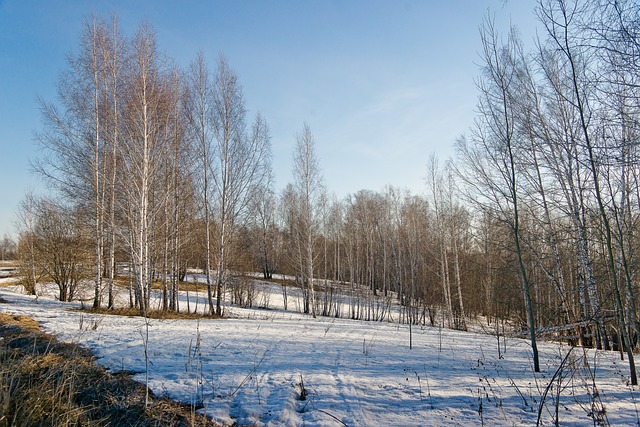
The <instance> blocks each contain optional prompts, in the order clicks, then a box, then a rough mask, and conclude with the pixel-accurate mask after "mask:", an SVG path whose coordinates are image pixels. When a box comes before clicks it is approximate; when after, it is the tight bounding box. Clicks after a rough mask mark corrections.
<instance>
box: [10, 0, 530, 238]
mask: <svg viewBox="0 0 640 427" xmlns="http://www.w3.org/2000/svg"><path fill="white" fill-rule="evenodd" d="M535 3H536V2H535V0H511V1H506V0H447V1H436V0H415V1H413V0H380V1H375V0H313V1H310V0H290V1H282V0H277V1H276V0H239V1H232V0H228V1H226V0H225V1H222V0H201V1H159V0H135V1H125V0H109V1H98V0H93V1H92V0H85V1H81V0H64V1H62V0H60V1H53V0H41V1H36V0H0V238H1V237H2V236H3V235H4V234H5V233H6V234H10V235H11V234H15V227H14V222H15V213H16V210H17V207H18V204H19V202H20V201H21V200H22V198H23V196H24V194H25V193H26V192H27V191H29V190H30V189H32V190H34V192H36V193H44V194H46V192H47V190H46V187H45V186H44V184H43V182H42V180H41V179H40V178H39V177H37V176H35V175H33V173H32V172H31V168H30V162H31V161H32V160H33V159H35V158H37V157H38V156H40V155H41V153H40V152H39V151H38V149H37V144H36V143H35V141H34V138H33V134H34V131H37V130H38V129H40V127H41V120H40V112H39V109H38V103H37V100H36V98H37V96H41V97H43V98H44V99H46V100H48V101H55V100H56V82H57V80H58V78H59V75H60V73H61V71H62V70H64V69H65V68H66V62H65V61H66V55H67V54H68V53H69V52H71V51H75V50H76V49H77V47H78V37H79V33H80V28H81V25H82V22H83V19H84V18H85V17H87V16H88V15H89V14H90V13H95V14H97V15H100V16H104V17H109V16H110V15H112V14H113V13H114V12H115V13H116V14H117V15H118V17H119V19H120V22H121V25H122V31H123V32H124V33H125V34H126V35H128V36H129V35H132V34H133V32H134V31H135V29H136V27H137V26H138V25H139V24H140V23H141V22H143V21H144V20H145V19H148V20H149V22H150V23H151V24H152V25H153V26H154V27H155V29H156V31H157V42H158V47H159V49H160V50H161V51H163V52H164V53H165V54H166V55H167V56H168V57H170V58H173V59H174V60H175V61H176V62H177V63H178V64H179V65H181V66H184V67H186V66H187V65H188V64H189V62H190V61H191V60H192V59H193V58H194V57H195V55H196V52H197V51H198V50H202V51H203V53H204V56H205V58H206V59H207V61H208V63H209V65H210V68H213V67H214V65H215V62H216V59H217V57H218V55H219V54H220V53H223V54H224V55H225V56H226V57H227V59H228V61H229V63H230V65H231V66H232V67H233V68H234V69H235V71H236V72H237V74H238V75H239V77H240V82H241V83H242V85H243V89H244V96H245V101H246V103H247V107H248V109H249V110H250V115H251V116H253V114H255V112H257V111H260V112H261V113H262V114H263V115H264V116H265V118H266V119H267V121H268V123H269V125H270V128H271V134H272V146H273V166H274V170H275V175H276V181H277V182H276V187H277V188H278V189H280V188H282V187H284V186H285V185H286V184H287V183H288V182H289V181H290V180H291V164H292V155H293V147H294V145H295V137H296V133H297V132H299V131H300V130H301V129H302V126H303V123H304V122H307V123H308V124H309V126H310V128H311V130H312V132H313V134H314V136H315V139H316V147H317V153H318V157H319V160H320V166H321V168H322V172H323V174H324V178H325V182H326V185H327V187H328V190H329V191H330V192H334V193H335V194H336V195H337V196H338V197H343V196H345V195H347V194H351V193H355V192H357V191H358V190H361V189H369V190H375V191H377V190H381V189H382V188H383V187H384V186H385V185H387V184H391V185H394V186H398V187H402V188H408V189H410V190H411V191H412V192H414V193H418V192H421V191H424V184H423V177H424V176H425V164H426V162H427V159H428V157H429V155H430V154H431V153H432V152H436V153H438V155H439V156H440V157H441V158H446V157H449V156H451V155H452V154H453V152H452V145H453V143H454V141H455V140H456V138H457V137H458V136H459V135H461V134H463V133H465V132H466V131H467V130H468V129H469V127H470V126H471V125H472V123H473V116H474V109H475V104H476V100H477V92H476V88H475V79H476V78H477V76H478V74H479V71H478V65H477V64H478V63H479V62H480V58H479V54H478V52H479V51H480V49H481V45H480V40H479V36H478V28H479V25H480V24H481V22H482V20H483V18H484V17H485V16H486V14H487V12H488V11H490V13H491V15H492V16H495V20H496V26H497V27H498V28H499V29H501V30H506V29H507V28H508V26H509V25H510V24H514V25H516V26H517V27H518V28H519V29H520V30H521V33H522V34H523V37H524V38H525V39H526V38H531V37H532V36H533V34H534V27H535V16H534V14H533V8H534V7H535Z"/></svg>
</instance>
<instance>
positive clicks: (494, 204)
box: [458, 20, 540, 372]
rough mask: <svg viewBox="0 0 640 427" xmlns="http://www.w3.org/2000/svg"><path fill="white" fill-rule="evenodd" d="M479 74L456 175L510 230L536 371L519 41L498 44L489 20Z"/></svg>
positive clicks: (511, 36) (512, 35) (512, 38)
mask: <svg viewBox="0 0 640 427" xmlns="http://www.w3.org/2000/svg"><path fill="white" fill-rule="evenodd" d="M481 38H482V43H483V60H484V66H483V71H484V79H483V80H481V81H480V83H479V89H480V101H479V110H480V116H479V119H478V123H477V131H476V133H475V134H474V138H473V141H472V145H469V144H465V143H464V141H462V143H461V144H460V145H459V147H458V148H459V153H460V156H461V158H462V161H463V165H464V169H463V170H465V172H464V173H462V174H460V176H461V177H462V179H463V180H464V181H465V183H466V184H467V186H469V187H472V188H474V190H475V191H477V194H481V195H483V196H484V197H486V199H485V200H487V201H488V202H489V204H490V205H489V206H488V207H489V210H490V211H491V210H494V211H495V212H496V213H497V214H498V216H499V218H501V219H502V220H503V221H505V223H507V224H509V226H510V228H511V231H512V233H513V241H514V245H515V253H516V256H517V262H518V269H519V272H520V276H521V280H522V286H523V295H524V300H525V305H526V309H527V323H528V327H529V335H530V339H531V347H532V350H533V362H534V370H535V371H536V372H539V371H540V362H539V357H538V349H537V343H536V327H535V319H534V308H533V302H532V299H531V289H530V288H531V284H530V280H529V275H528V272H527V267H526V265H525V260H524V254H523V248H522V242H523V240H522V235H521V233H522V226H521V217H520V214H521V209H522V206H521V199H522V194H521V191H522V190H521V184H522V183H523V181H522V180H521V172H520V171H519V167H520V166H519V161H518V158H517V156H518V140H517V139H516V135H517V133H516V123H515V112H514V111H515V108H516V107H517V106H516V103H515V101H514V92H513V91H514V88H515V84H516V79H517V68H516V67H515V66H514V65H515V53H514V52H515V51H517V49H518V47H517V45H518V44H519V40H518V39H517V38H516V35H515V33H514V32H513V31H512V32H511V33H510V34H509V36H508V38H507V40H506V42H505V44H501V43H500V41H499V40H498V35H497V34H496V32H495V29H494V26H493V23H492V22H491V21H490V20H487V21H485V24H484V26H483V27H482V29H481Z"/></svg>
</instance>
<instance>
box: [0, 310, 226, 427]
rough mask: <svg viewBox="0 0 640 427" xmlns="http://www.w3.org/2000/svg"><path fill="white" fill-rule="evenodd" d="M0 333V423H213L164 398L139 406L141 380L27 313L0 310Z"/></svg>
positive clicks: (1, 425)
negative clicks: (99, 360)
mask: <svg viewBox="0 0 640 427" xmlns="http://www.w3.org/2000/svg"><path fill="white" fill-rule="evenodd" d="M0 336H1V337H2V338H1V340H0V427H4V426H54V427H57V426H215V424H214V423H213V422H212V421H211V420H209V419H207V418H206V417H204V416H202V415H200V414H196V413H195V411H194V408H192V407H190V406H188V405H182V404H179V403H176V402H174V401H171V400H169V399H165V398H159V397H156V396H153V395H152V397H151V399H150V404H149V406H148V407H147V408H145V407H144V392H145V389H144V386H143V385H142V384H140V383H138V382H136V381H133V380H132V379H131V378H130V376H129V375H128V374H126V373H120V374H111V373H108V372H106V371H105V370H104V368H101V367H99V366H97V365H95V364H94V358H93V356H92V355H91V353H90V352H89V351H87V350H85V349H83V348H81V347H79V346H77V345H75V344H66V343H60V342H58V341H57V340H56V338H55V337H54V336H51V335H48V334H45V333H43V332H41V331H40V330H39V327H38V324H37V323H36V322H35V321H34V320H33V319H31V318H29V317H26V316H11V315H7V314H2V313H0Z"/></svg>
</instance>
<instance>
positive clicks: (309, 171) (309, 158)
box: [293, 123, 324, 317]
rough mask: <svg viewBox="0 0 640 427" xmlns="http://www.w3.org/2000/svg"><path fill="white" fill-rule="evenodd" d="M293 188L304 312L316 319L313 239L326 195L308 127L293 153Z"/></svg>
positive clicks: (299, 138)
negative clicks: (306, 295)
mask: <svg viewBox="0 0 640 427" xmlns="http://www.w3.org/2000/svg"><path fill="white" fill-rule="evenodd" d="M293 176H294V183H295V184H294V186H295V190H296V192H297V193H298V202H299V203H300V206H299V212H300V224H299V227H300V229H299V234H298V242H299V243H298V244H299V245H300V246H301V247H302V248H303V251H302V252H303V253H304V256H303V258H302V259H304V262H303V265H304V271H303V284H306V286H307V287H308V291H309V295H310V301H308V302H307V301H305V312H306V313H308V312H311V314H312V315H313V317H316V297H315V289H314V284H313V275H314V248H313V239H314V234H315V232H316V231H317V227H318V221H317V217H316V212H315V210H316V207H317V205H318V202H319V200H320V196H321V194H322V192H323V191H324V190H323V189H324V186H323V182H322V174H321V172H320V164H319V162H318V158H317V156H316V152H315V140H314V138H313V134H312V133H311V128H310V127H309V125H308V124H306V123H305V124H304V126H303V128H302V132H301V133H299V134H298V135H297V137H296V147H295V151H294V153H293Z"/></svg>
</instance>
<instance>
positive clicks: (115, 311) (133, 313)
mask: <svg viewBox="0 0 640 427" xmlns="http://www.w3.org/2000/svg"><path fill="white" fill-rule="evenodd" d="M79 310H81V311H84V312H87V313H93V314H105V315H113V316H129V317H139V316H141V313H140V309H139V308H129V307H123V308H112V309H109V308H84V309H79ZM147 317H148V318H150V319H160V320H166V319H187V320H192V319H193V320H195V319H220V318H222V316H217V315H213V316H211V315H208V314H200V313H186V312H176V311H171V310H167V311H164V310H150V311H148V312H147Z"/></svg>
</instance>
